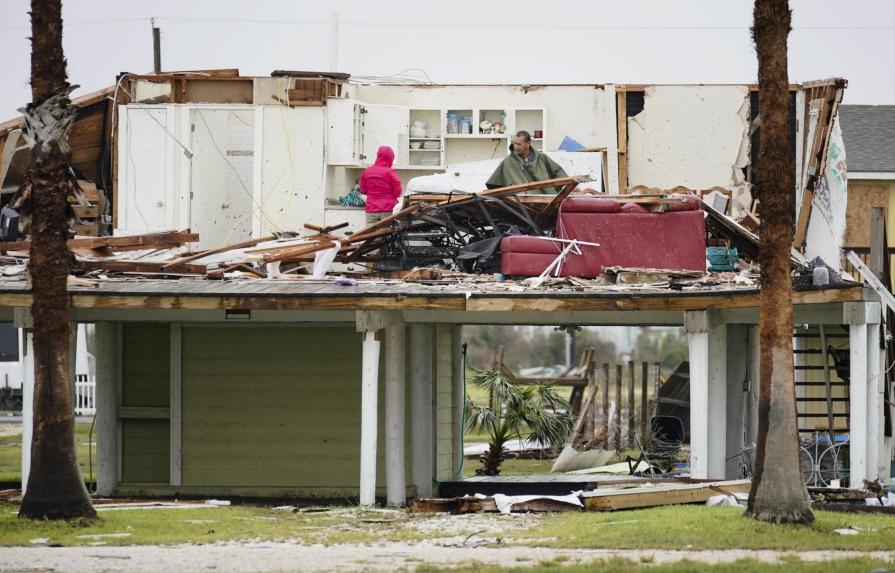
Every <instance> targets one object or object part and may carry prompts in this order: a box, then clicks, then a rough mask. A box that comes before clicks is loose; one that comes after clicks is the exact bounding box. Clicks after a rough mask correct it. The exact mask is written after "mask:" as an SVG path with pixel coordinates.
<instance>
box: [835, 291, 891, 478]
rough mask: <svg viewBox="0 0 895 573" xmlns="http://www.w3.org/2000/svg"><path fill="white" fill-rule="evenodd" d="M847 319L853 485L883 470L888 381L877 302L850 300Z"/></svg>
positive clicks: (846, 308) (879, 473)
mask: <svg viewBox="0 0 895 573" xmlns="http://www.w3.org/2000/svg"><path fill="white" fill-rule="evenodd" d="M844 314H845V317H844V318H845V320H844V322H845V323H846V324H848V325H849V337H848V338H849V358H850V373H849V378H850V380H849V388H848V392H849V457H850V459H849V487H851V488H852V489H855V488H860V487H862V486H863V480H865V479H866V480H875V479H877V478H878V477H880V475H882V474H883V473H884V472H881V471H880V456H879V452H880V448H881V447H882V427H881V420H882V417H881V413H882V406H883V385H884V380H883V377H882V376H881V375H880V348H879V322H880V306H879V303H877V302H848V303H845V305H844Z"/></svg>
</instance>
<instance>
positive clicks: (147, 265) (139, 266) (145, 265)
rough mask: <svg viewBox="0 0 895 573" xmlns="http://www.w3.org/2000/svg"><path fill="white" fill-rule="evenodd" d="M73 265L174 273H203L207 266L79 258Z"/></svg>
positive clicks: (123, 270) (108, 269) (88, 269)
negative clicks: (85, 259)
mask: <svg viewBox="0 0 895 573" xmlns="http://www.w3.org/2000/svg"><path fill="white" fill-rule="evenodd" d="M75 266H76V267H77V268H79V269H82V270H84V271H87V272H91V271H105V272H110V273H153V274H165V273H169V274H176V275H204V274H205V272H206V270H207V267H206V266H205V265H195V264H189V263H180V264H177V265H173V266H172V265H169V264H168V263H165V262H149V261H84V260H79V261H77V262H76V263H75Z"/></svg>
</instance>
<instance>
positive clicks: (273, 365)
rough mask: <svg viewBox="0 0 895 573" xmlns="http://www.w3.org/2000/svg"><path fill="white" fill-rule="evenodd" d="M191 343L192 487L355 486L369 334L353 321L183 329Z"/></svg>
mask: <svg viewBox="0 0 895 573" xmlns="http://www.w3.org/2000/svg"><path fill="white" fill-rule="evenodd" d="M182 348H183V350H182V360H183V370H182V376H181V384H182V412H183V429H182V451H183V463H182V468H183V474H182V479H183V485H184V486H209V487H217V486H221V487H246V486H247V487H262V488H263V487H268V488H272V487H288V488H294V489H295V490H296V491H306V492H309V493H313V490H321V491H322V490H326V491H328V492H332V491H338V490H343V491H344V493H346V494H351V493H353V492H356V490H357V487H358V481H359V475H360V465H359V458H360V408H361V404H360V381H361V338H360V335H359V334H358V333H356V332H355V331H354V329H353V328H336V327H333V328H327V327H295V328H293V327H235V326H229V325H228V327H220V326H207V327H206V326H184V328H183V347H182ZM382 366H383V367H384V365H382ZM380 370H384V368H381V369H380ZM383 387H384V384H380V395H379V410H380V416H379V418H380V427H379V432H380V434H379V436H380V438H379V444H380V448H379V451H380V461H379V463H378V464H377V467H378V472H377V473H378V480H377V481H378V482H379V484H380V485H384V483H385V481H384V480H385V468H384V463H383V461H382V457H383V456H382V453H383V448H382V447H381V444H382V443H383V442H382V440H383V436H384V433H383V432H384V426H383V423H384V419H383V418H384V406H385V404H384V396H383Z"/></svg>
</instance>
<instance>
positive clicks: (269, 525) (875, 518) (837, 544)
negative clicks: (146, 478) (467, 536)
mask: <svg viewBox="0 0 895 573" xmlns="http://www.w3.org/2000/svg"><path fill="white" fill-rule="evenodd" d="M16 509H17V507H16V506H14V505H10V504H0V545H30V544H31V543H30V542H31V540H33V539H38V538H45V539H47V540H48V542H49V543H51V544H59V545H63V546H68V545H87V544H89V543H95V542H97V541H102V542H105V543H106V544H108V545H140V544H171V543H213V542H218V541H245V540H284V541H286V540H296V541H301V542H306V543H325V544H335V543H369V542H385V541H416V540H421V539H424V538H427V539H428V538H437V537H445V536H452V535H458V534H461V533H460V532H461V531H463V530H462V528H463V527H470V528H474V527H479V526H480V525H481V522H478V525H476V524H474V523H469V524H468V525H459V526H458V527H459V528H460V529H457V527H450V526H446V525H447V523H444V524H443V525H441V526H439V527H432V526H431V525H430V526H424V527H420V526H419V524H420V523H421V522H423V521H425V520H444V519H448V520H449V519H452V518H450V517H449V516H439V517H430V516H426V515H420V514H410V513H404V512H397V511H388V512H384V511H378V510H361V509H356V508H330V509H326V510H323V511H320V512H298V513H292V512H290V511H280V510H276V509H273V508H271V507H260V506H250V505H242V506H230V507H218V508H211V507H209V508H204V507H203V508H199V509H151V510H138V509H128V510H118V511H101V512H100V519H99V520H98V521H94V522H83V521H81V522H73V523H68V522H48V521H26V520H20V519H18V518H17V517H16V515H15V511H16ZM816 516H817V522H816V523H815V524H814V525H813V526H810V527H796V526H784V525H767V524H761V523H757V522H755V521H753V520H751V519H748V518H746V517H744V516H743V515H742V511H741V510H739V509H736V508H709V507H705V506H700V505H690V506H670V507H662V508H654V509H645V510H635V511H621V512H614V513H555V514H550V515H545V516H541V517H540V518H539V519H538V520H537V522H538V523H537V525H535V526H534V527H527V528H524V529H516V530H509V529H508V530H506V531H504V532H503V533H500V534H498V535H499V536H500V537H501V538H502V543H503V544H505V545H510V546H512V545H526V546H540V547H555V548H566V549H581V548H587V549H622V550H623V549H676V550H681V549H689V550H703V549H747V550H750V549H775V550H791V551H808V550H853V551H876V550H882V551H892V550H893V549H895V517H893V516H890V515H869V514H844V513H831V512H822V511H821V512H816ZM480 517H481V518H484V519H489V520H492V519H493V520H495V521H506V520H512V519H514V518H512V517H505V516H500V515H489V516H480ZM456 519H457V523H458V524H465V523H467V522H465V521H463V520H464V518H463V517H457V518H456ZM507 523H509V522H507ZM850 526H851V527H860V528H862V531H860V533H859V534H858V535H853V536H841V535H837V534H836V533H834V532H833V530H834V529H836V528H841V527H850ZM473 531H475V530H474V529H473V530H471V531H469V533H472V532H473ZM121 533H126V534H130V535H127V536H110V537H96V536H98V535H99V536H102V535H106V534H121ZM556 565H561V564H560V563H556ZM566 565H567V564H566ZM574 570H575V569H572V571H574ZM667 570H668V571H678V570H688V569H667ZM700 570H701V569H700ZM718 570H719V571H722V570H725V569H718ZM730 570H732V571H749V570H752V569H749V568H745V569H730ZM790 570H793V571H801V570H802V569H790ZM808 570H809V569H805V571H808ZM812 570H813V569H812ZM817 570H820V569H817ZM824 570H826V569H824ZM847 570H851V569H847ZM650 571H664V569H658V570H654V569H650ZM713 571H714V569H713ZM781 571H782V569H781ZM830 571H833V569H830ZM865 571H869V569H865Z"/></svg>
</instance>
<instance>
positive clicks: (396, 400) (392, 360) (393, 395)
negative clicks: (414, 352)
mask: <svg viewBox="0 0 895 573" xmlns="http://www.w3.org/2000/svg"><path fill="white" fill-rule="evenodd" d="M404 328H405V326H404V323H398V324H393V325H392V326H389V327H386V329H385V490H386V501H387V502H388V505H398V506H400V505H404V503H405V502H406V501H407V487H406V484H405V479H404V472H405V467H404V379H405V372H404V345H405V343H406V340H405V336H404Z"/></svg>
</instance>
